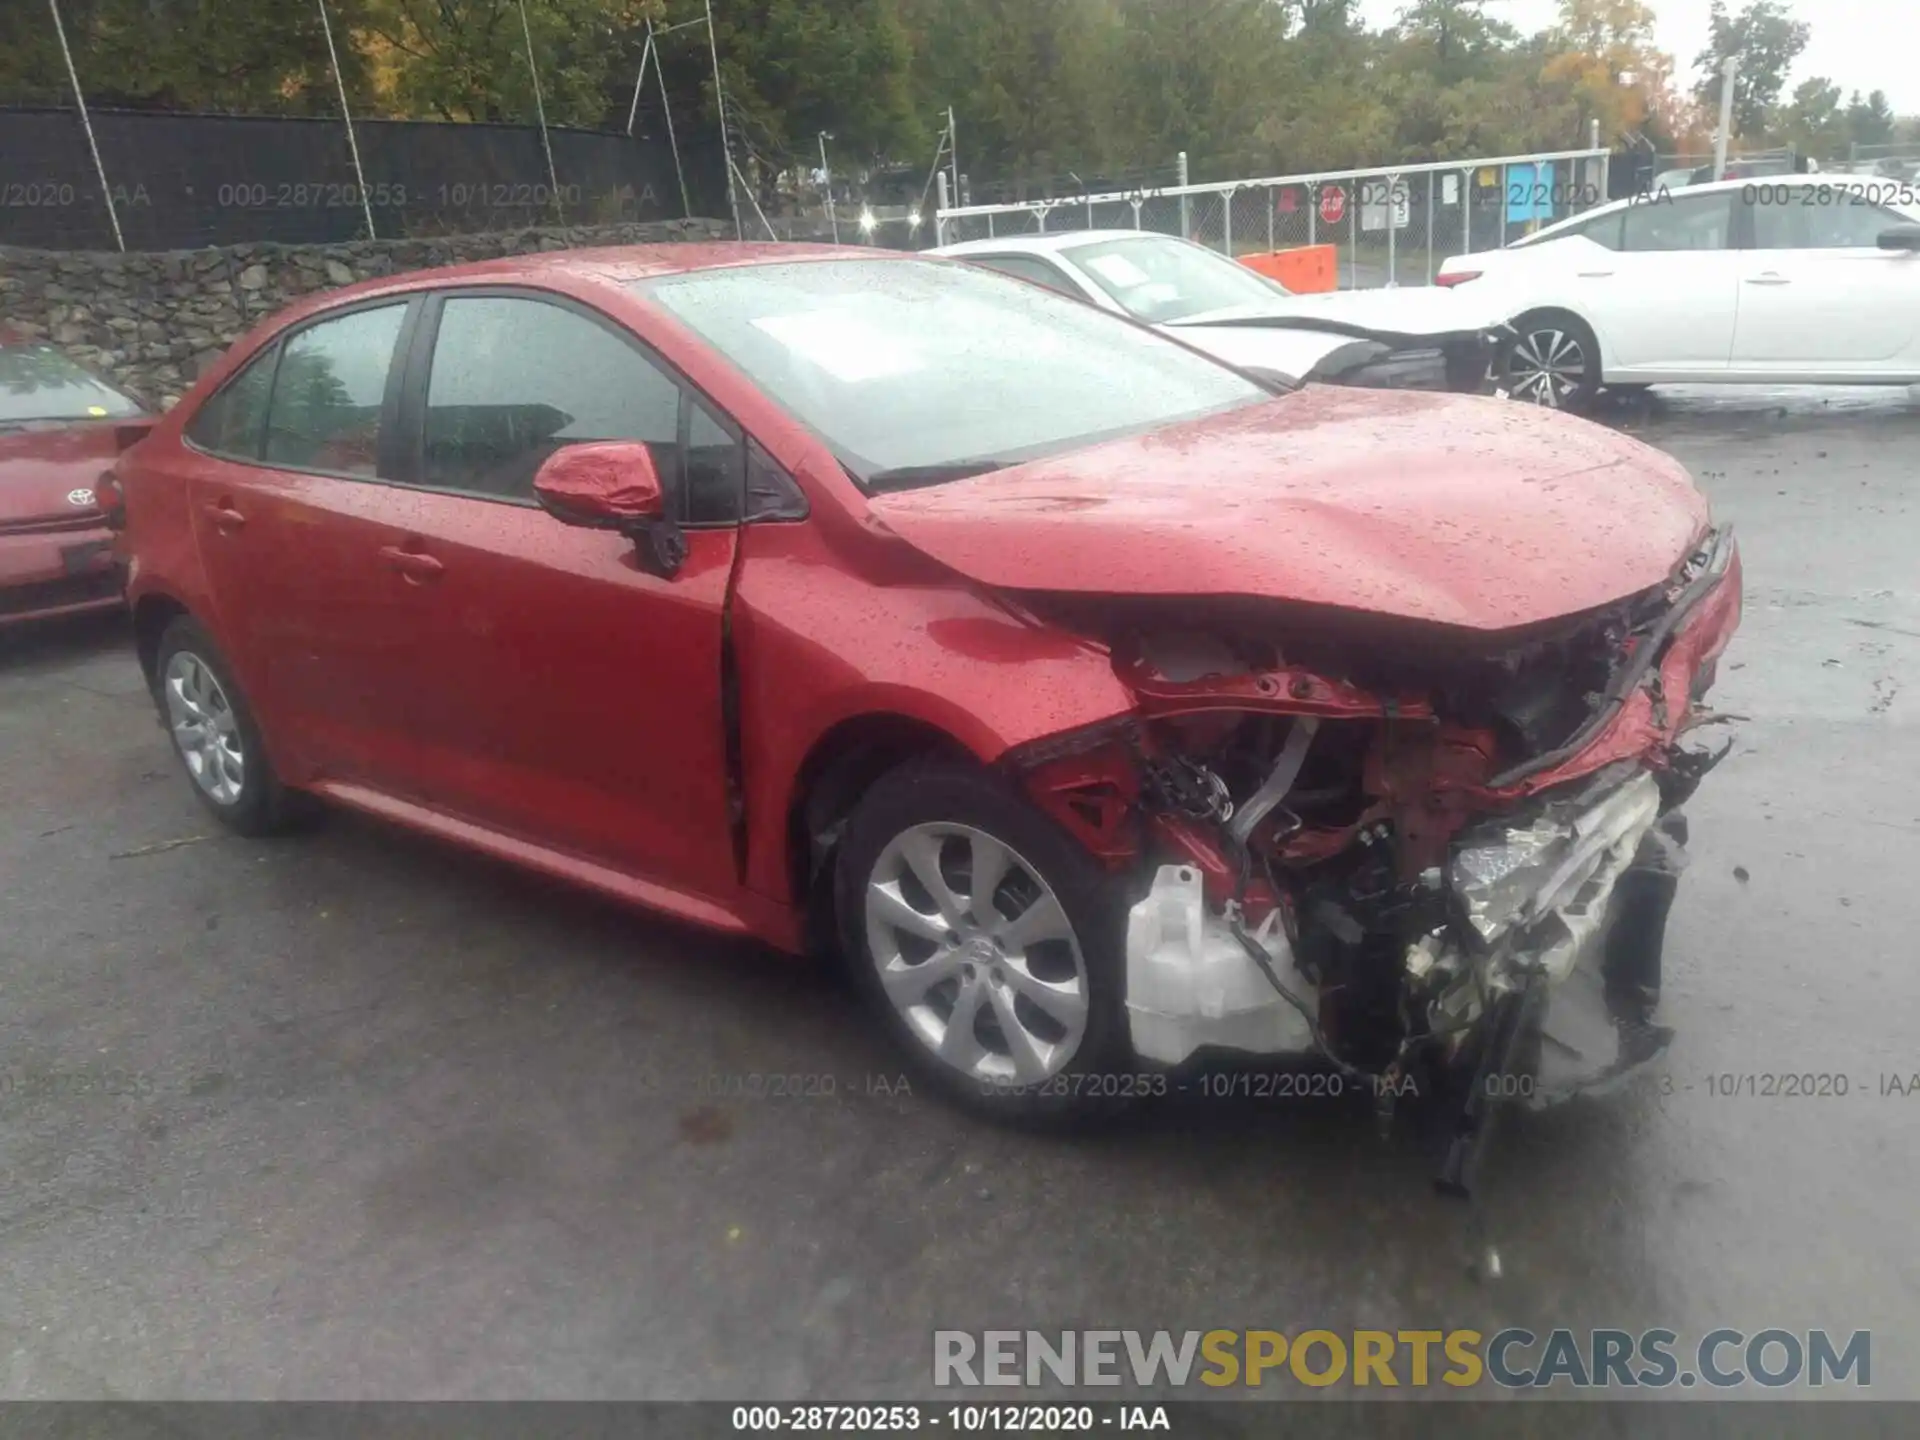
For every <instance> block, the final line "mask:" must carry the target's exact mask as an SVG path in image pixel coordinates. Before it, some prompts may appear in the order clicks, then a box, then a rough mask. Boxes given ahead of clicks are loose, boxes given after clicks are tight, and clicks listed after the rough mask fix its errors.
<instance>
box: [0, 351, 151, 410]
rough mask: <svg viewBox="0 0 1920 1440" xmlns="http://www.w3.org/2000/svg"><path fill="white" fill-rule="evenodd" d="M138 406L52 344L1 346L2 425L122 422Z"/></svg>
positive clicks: (0, 396)
mask: <svg viewBox="0 0 1920 1440" xmlns="http://www.w3.org/2000/svg"><path fill="white" fill-rule="evenodd" d="M139 413H140V406H139V404H138V403H137V402H136V401H134V400H132V399H131V398H129V397H128V396H125V395H122V394H121V393H120V392H119V391H118V390H116V389H114V388H113V387H112V386H111V385H109V384H107V382H106V381H104V380H102V379H100V378H99V376H97V375H91V374H89V373H88V372H87V371H85V370H82V369H81V368H80V367H79V366H78V365H76V364H74V362H73V361H71V360H69V359H68V358H67V357H66V356H65V355H63V354H61V353H60V351H58V350H56V349H54V347H53V346H51V345H41V344H32V345H9V346H5V347H0V426H4V425H31V424H34V423H36V422H45V421H56V422H57V421H67V420H126V419H130V418H131V417H133V416H135V415H138V414H139Z"/></svg>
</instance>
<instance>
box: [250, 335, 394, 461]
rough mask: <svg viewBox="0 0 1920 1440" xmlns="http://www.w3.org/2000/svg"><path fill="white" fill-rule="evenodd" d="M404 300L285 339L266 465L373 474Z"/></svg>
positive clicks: (276, 379)
mask: <svg viewBox="0 0 1920 1440" xmlns="http://www.w3.org/2000/svg"><path fill="white" fill-rule="evenodd" d="M406 310H407V307H406V305H405V304H395V305H383V306H380V307H379V308H378V309H374V310H356V311H354V312H353V313H352V314H350V315H341V316H337V317H336V318H334V319H331V320H322V321H320V322H319V323H318V324H316V325H310V326H308V327H307V328H306V329H304V330H302V331H299V332H298V333H297V334H295V335H294V336H293V337H292V338H291V339H289V340H287V341H286V342H285V344H284V349H283V353H282V355H281V357H280V366H279V369H278V371H277V372H276V373H275V376H274V382H273V402H272V405H271V407H270V409H269V411H268V415H267V450H266V458H267V463H268V464H269V465H283V466H285V467H287V468H288V469H291V470H320V471H326V472H329V473H332V474H337V475H354V476H368V477H372V476H373V475H375V474H376V473H378V469H379V456H380V411H381V407H382V406H383V405H384V404H385V401H386V394H387V373H388V371H390V370H391V369H392V367H393V351H394V344H395V342H396V341H397V340H398V339H399V338H400V323H401V321H402V320H403V319H404V318H405V317H406Z"/></svg>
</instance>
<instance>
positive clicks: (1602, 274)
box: [1579, 270, 1613, 280]
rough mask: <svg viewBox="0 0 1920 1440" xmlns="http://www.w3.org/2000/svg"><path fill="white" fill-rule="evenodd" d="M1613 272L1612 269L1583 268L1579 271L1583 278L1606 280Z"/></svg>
mask: <svg viewBox="0 0 1920 1440" xmlns="http://www.w3.org/2000/svg"><path fill="white" fill-rule="evenodd" d="M1612 274H1613V272H1612V271H1611V270H1582V271H1580V272H1579V275H1580V278H1581V279H1582V280H1605V279H1606V278H1607V277H1608V276H1610V275H1612Z"/></svg>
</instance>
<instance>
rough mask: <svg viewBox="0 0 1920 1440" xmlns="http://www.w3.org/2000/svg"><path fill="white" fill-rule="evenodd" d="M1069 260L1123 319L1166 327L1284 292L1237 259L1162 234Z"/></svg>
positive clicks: (1079, 248) (1078, 252)
mask: <svg viewBox="0 0 1920 1440" xmlns="http://www.w3.org/2000/svg"><path fill="white" fill-rule="evenodd" d="M1069 258H1070V259H1071V260H1072V261H1073V264H1074V265H1075V267H1076V268H1077V269H1078V270H1079V271H1080V273H1081V274H1083V275H1086V276H1088V277H1090V278H1091V279H1092V281H1093V283H1094V284H1096V285H1098V286H1099V287H1100V288H1101V289H1102V290H1104V291H1106V292H1107V294H1109V295H1111V296H1112V297H1113V298H1114V299H1115V300H1117V301H1119V302H1120V308H1121V309H1122V310H1125V311H1126V312H1127V313H1128V314H1129V315H1132V316H1135V317H1137V318H1138V319H1141V320H1145V321H1146V322H1147V323H1148V324H1150V325H1167V324H1173V323H1175V322H1177V321H1181V320H1190V319H1193V318H1194V317H1195V316H1200V315H1206V314H1208V313H1210V312H1212V311H1216V310H1234V309H1239V308H1242V307H1245V306H1248V305H1252V306H1269V305H1272V304H1273V302H1274V301H1275V300H1276V299H1278V298H1279V297H1280V296H1283V295H1285V294H1286V293H1287V292H1286V290H1285V289H1284V288H1282V287H1281V286H1279V285H1277V284H1275V283H1274V282H1273V281H1271V280H1268V279H1266V278H1265V277H1264V276H1260V275H1256V274H1254V272H1253V271H1251V270H1249V269H1248V268H1247V267H1246V266H1244V265H1242V264H1240V263H1239V262H1238V261H1234V260H1229V259H1227V257H1226V256H1224V255H1218V254H1215V253H1214V252H1213V251H1211V250H1209V249H1207V248H1206V247H1205V246H1204V245H1192V244H1189V243H1188V242H1186V241H1184V240H1173V239H1169V238H1168V237H1167V236H1165V235H1129V236H1127V237H1126V238H1124V239H1121V240H1104V241H1101V242H1100V243H1098V244H1095V245H1076V246H1074V248H1073V249H1072V250H1071V251H1070V252H1069Z"/></svg>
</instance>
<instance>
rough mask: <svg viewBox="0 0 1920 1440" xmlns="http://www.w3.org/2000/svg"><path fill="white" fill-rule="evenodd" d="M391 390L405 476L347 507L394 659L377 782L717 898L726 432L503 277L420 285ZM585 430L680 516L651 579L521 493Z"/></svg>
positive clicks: (728, 522)
mask: <svg viewBox="0 0 1920 1440" xmlns="http://www.w3.org/2000/svg"><path fill="white" fill-rule="evenodd" d="M408 395H409V399H408V401H407V403H406V406H405V409H406V413H407V422H406V423H407V425H408V427H409V429H410V431H412V430H414V429H415V428H416V427H417V436H418V443H417V450H416V451H415V452H414V456H413V468H412V473H411V474H409V476H408V483H406V484H404V485H401V486H390V487H367V488H366V491H365V493H363V495H362V496H361V497H360V498H359V499H358V500H357V502H356V504H355V507H354V508H355V511H356V517H355V518H356V520H357V521H359V522H360V523H362V524H364V526H365V527H366V531H367V533H366V535H365V539H364V542H363V543H364V545H365V547H366V549H367V552H368V560H369V563H370V564H371V565H372V566H373V567H374V569H375V572H376V573H375V579H374V582H373V583H374V584H375V585H376V586H377V587H378V588H379V589H380V592H381V593H382V595H383V597H384V600H385V604H386V606H387V607H388V613H389V614H390V615H391V616H392V626H393V629H392V636H393V640H394V643H395V648H396V653H399V654H403V655H404V657H405V661H404V671H405V673H404V675H393V674H387V675H383V676H381V677H379V680H378V684H379V686H380V687H381V689H382V693H383V695H384V697H385V699H386V701H387V703H385V704H383V706H382V711H381V714H380V717H379V718H380V722H381V726H382V733H381V735H380V736H379V737H378V739H379V745H378V751H379V753H380V755H381V757H382V760H383V765H382V769H383V772H384V773H383V777H382V783H383V787H386V788H391V789H392V790H394V791H395V792H396V793H399V794H402V795H411V796H413V797H415V798H417V799H419V800H421V801H423V802H425V803H427V804H430V805H432V806H434V807H435V808H438V809H442V810H446V811H449V812H451V813H455V814H458V815H461V816H463V817H466V818H469V819H472V820H474V821H478V822H479V823H481V824H484V825H486V826H488V827H489V828H493V829H497V830H502V831H506V832H508V833H511V834H515V835H518V836H521V837H523V838H526V839H529V840H532V841H534V842H536V843H539V844H542V845H545V846H549V847H552V848H556V849H560V850H563V851H567V852H569V853H573V854H576V855H580V856H582V857H585V858H588V859H592V860H596V861H598V862H600V863H604V864H608V865H611V866H613V867H615V868H617V869H620V870H622V871H625V872H627V873H631V874H637V875H640V876H644V877H647V878H650V879H654V880H658V881H661V882H664V883H668V884H672V885H675V886H677V887H680V888H685V889H689V890H693V891H697V892H699V893H702V894H706V895H710V896H714V897H717V898H724V897H725V896H727V895H728V894H729V893H730V891H731V890H732V888H733V887H734V885H735V884H736V883H737V873H736V867H735V862H734V858H733V850H732V845H731V838H730V837H731V830H730V826H729V816H728V794H729V791H728V784H727V771H726V750H725V741H724V735H725V732H724V726H723V720H722V714H721V644H722V617H723V614H724V611H725V606H726V601H727V595H728V589H729V585H730V583H731V576H732V570H733V560H734V551H735V546H736V543H737V535H738V523H739V516H740V503H739V502H740V494H741V490H742V486H743V473H744V449H743V446H742V444H741V443H740V438H739V436H738V434H737V433H736V432H735V431H733V430H732V428H731V427H730V426H728V425H726V424H725V423H724V422H722V421H721V420H720V419H719V417H717V416H715V415H714V414H712V413H711V412H710V411H708V410H707V409H706V408H704V407H703V406H702V404H701V403H700V402H699V401H698V400H696V399H695V398H694V397H693V396H692V395H691V394H690V393H689V392H688V391H687V390H686V389H685V388H684V387H683V386H682V385H681V384H680V383H679V382H678V381H677V380H676V379H675V378H674V377H673V376H672V375H671V374H669V373H668V372H667V371H666V370H665V369H664V368H663V367H662V366H661V365H659V364H658V363H656V362H655V361H654V359H653V358H652V357H651V355H650V354H649V353H648V352H647V351H645V350H644V349H643V348H642V347H641V346H640V344H639V343H638V342H637V340H636V339H635V338H634V337H632V336H631V335H630V334H628V333H627V332H625V331H624V330H622V329H620V328H618V327H616V326H614V325H612V324H611V322H608V321H606V320H604V319H603V318H601V317H599V316H597V314H595V313H594V312H591V311H588V310H585V309H583V308H579V307H575V306H573V305H571V304H563V303H560V302H557V301H554V300H550V299H542V298H538V297H535V296H532V295H529V294H526V293H524V292H523V293H518V294H514V293H500V292H489V293H460V292H449V293H447V294H446V295H445V296H444V297H439V298H436V299H435V300H434V301H433V302H432V303H431V308H430V309H429V311H428V314H427V316H426V318H425V320H424V322H423V324H422V326H421V330H420V334H419V337H418V339H417V340H416V342H415V344H414V346H413V360H412V362H411V369H410V372H409V380H408ZM591 440H637V441H642V442H644V443H646V444H647V445H648V446H650V447H651V449H652V451H653V454H654V458H655V464H656V466H657V468H658V470H659V473H660V476H661V479H662V482H663V485H664V486H665V488H666V490H667V493H668V496H669V500H670V503H671V504H672V505H673V506H674V507H675V508H676V510H677V512H678V515H679V518H680V519H681V520H682V522H683V523H684V524H685V526H686V527H687V530H686V533H687V540H688V555H687V559H686V563H685V565H684V567H683V568H682V569H681V570H680V571H679V573H678V574H676V575H675V576H674V577H673V578H671V579H664V578H661V577H659V576H656V575H653V574H650V573H648V572H646V571H645V570H643V569H642V568H641V567H640V564H639V562H638V557H637V554H636V551H635V548H634V546H633V544H632V543H631V542H630V541H628V540H626V539H624V538H623V537H621V536H619V535H616V534H612V533H608V532H603V531H593V530H583V529H578V528H573V527H569V526H566V525H563V524H562V523H561V522H560V521H558V520H556V519H554V518H553V517H552V516H550V515H548V514H547V513H546V512H545V511H544V510H542V509H541V508H540V507H539V505H538V503H537V502H536V501H535V499H534V494H533V479H534V474H535V472H536V471H537V470H538V469H539V466H540V464H541V462H542V461H543V460H545V459H546V458H547V457H548V456H549V455H551V454H552V453H554V451H556V450H558V449H559V448H561V447H562V446H565V445H568V444H573V443H578V442H583V441H591ZM410 443H412V442H410Z"/></svg>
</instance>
